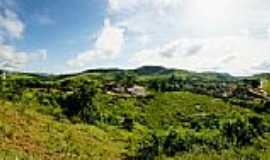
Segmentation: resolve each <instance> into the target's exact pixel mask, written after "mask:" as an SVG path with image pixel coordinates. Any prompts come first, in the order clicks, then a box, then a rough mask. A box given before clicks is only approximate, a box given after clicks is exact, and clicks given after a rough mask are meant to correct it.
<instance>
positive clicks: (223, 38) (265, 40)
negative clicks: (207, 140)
mask: <svg viewBox="0 0 270 160" xmlns="http://www.w3.org/2000/svg"><path fill="white" fill-rule="evenodd" d="M269 15H270V1H269V0H237V1H235V0H203V1H202V0H68V1H67V0H0V67H1V68H3V69H11V70H21V71H31V72H49V73H67V72H77V71H82V70H85V69H89V68H105V67H119V68H135V67H139V66H142V65H163V66H166V67H175V68H181V69H189V70H195V71H218V72H228V73H231V74H235V75H249V74H254V73H259V72H269V71H270V54H269V51H270V39H269V38H270V16H269Z"/></svg>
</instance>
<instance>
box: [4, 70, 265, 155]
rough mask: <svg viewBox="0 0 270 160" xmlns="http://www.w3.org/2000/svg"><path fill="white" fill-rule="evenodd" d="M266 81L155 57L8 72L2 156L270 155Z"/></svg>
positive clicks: (259, 77) (261, 78) (258, 77)
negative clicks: (162, 62) (57, 71)
mask: <svg viewBox="0 0 270 160" xmlns="http://www.w3.org/2000/svg"><path fill="white" fill-rule="evenodd" d="M261 81H262V82H263V86H262V87H263V88H261V86H260V84H261ZM268 82H269V80H268V78H267V77H266V76H265V75H263V76H258V75H256V76H252V77H233V76H231V75H228V74H224V73H196V72H191V71H184V70H177V69H166V68H163V67H156V66H153V67H152V66H146V67H141V68H139V69H135V70H120V69H108V70H106V69H97V70H88V71H85V72H82V73H77V74H70V75H39V74H31V73H27V74H25V73H15V72H12V73H8V74H7V77H6V79H1V80H0V91H1V92H0V106H1V107H0V144H1V145H0V157H1V158H2V159H11V160H12V159H31V160H32V159H34V160H36V159H37V160H40V159H41V160H43V159H44V160H47V159H48V160H49V159H50V160H51V159H57V160H58V159H63V160H73V159H82V160H84V159H85V160H88V159H94V160H96V159H108V160H114V159H124V160H154V159H159V160H160V159H164V160H167V159H168V160H172V159H175V160H178V159H179V160H189V159H190V160H191V159H192V160H193V159H195V160H196V159H198V160H201V159H202V160H203V159H205V160H211V159H213V160H214V159H235V160H239V159H243V160H253V159H255V160H257V159H263V160H268V159H269V158H270V154H269V153H270V118H269V114H270V99H269V96H268V93H269V89H268V88H269V86H268V85H269V84H268Z"/></svg>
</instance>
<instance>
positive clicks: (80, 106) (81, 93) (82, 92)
mask: <svg viewBox="0 0 270 160" xmlns="http://www.w3.org/2000/svg"><path fill="white" fill-rule="evenodd" d="M96 93H97V89H96V87H95V84H94V83H92V82H84V83H83V84H81V85H80V86H79V87H78V88H77V89H75V91H74V93H73V94H71V95H69V96H67V97H66V98H65V100H64V109H65V113H66V114H67V116H69V117H72V116H78V117H79V118H80V119H81V120H83V121H84V122H87V123H94V122H95V121H96V119H97V117H98V113H97V108H96V106H95V105H94V104H93V97H94V96H95V95H96Z"/></svg>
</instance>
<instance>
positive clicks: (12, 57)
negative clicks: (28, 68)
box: [0, 44, 47, 69]
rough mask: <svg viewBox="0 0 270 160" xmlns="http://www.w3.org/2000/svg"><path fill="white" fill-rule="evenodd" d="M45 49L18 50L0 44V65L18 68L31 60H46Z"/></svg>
mask: <svg viewBox="0 0 270 160" xmlns="http://www.w3.org/2000/svg"><path fill="white" fill-rule="evenodd" d="M46 58H47V51H46V50H38V51H36V52H35V53H26V52H19V51H17V50H16V48H14V47H12V46H9V45H4V44H0V67H1V68H5V69H20V68H22V67H24V66H25V65H27V64H29V63H30V62H32V61H40V60H46Z"/></svg>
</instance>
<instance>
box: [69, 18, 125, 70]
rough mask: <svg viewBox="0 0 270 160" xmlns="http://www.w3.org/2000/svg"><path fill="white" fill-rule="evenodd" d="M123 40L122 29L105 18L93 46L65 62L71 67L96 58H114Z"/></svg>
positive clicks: (87, 62)
mask: <svg viewBox="0 0 270 160" xmlns="http://www.w3.org/2000/svg"><path fill="white" fill-rule="evenodd" d="M124 41H125V40H124V30H123V29H122V28H119V27H115V26H113V25H112V24H111V23H110V20H105V22H104V27H103V29H102V30H101V32H100V34H98V36H97V39H96V41H95V45H94V48H92V49H90V50H88V51H85V52H83V53H79V54H78V55H77V57H75V58H74V59H70V60H69V61H68V62H67V64H68V65H69V66H72V67H83V66H85V65H87V64H89V63H90V62H92V61H93V60H96V59H98V58H101V59H107V58H115V57H116V56H118V54H119V53H120V51H121V50H122V47H123V45H124Z"/></svg>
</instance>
